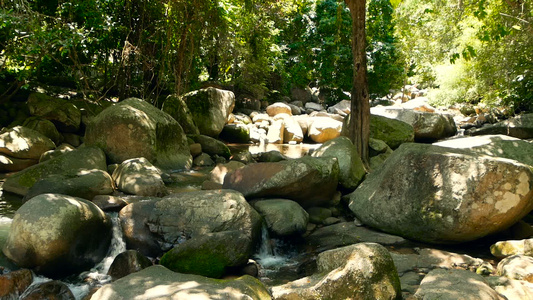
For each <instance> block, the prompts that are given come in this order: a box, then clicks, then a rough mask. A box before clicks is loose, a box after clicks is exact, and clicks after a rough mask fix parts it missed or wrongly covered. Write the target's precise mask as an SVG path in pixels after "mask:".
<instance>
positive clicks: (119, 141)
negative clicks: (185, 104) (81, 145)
mask: <svg viewBox="0 0 533 300" xmlns="http://www.w3.org/2000/svg"><path fill="white" fill-rule="evenodd" d="M85 144H86V145H88V146H97V147H99V148H101V149H103V150H104V152H105V153H106V155H107V157H108V158H109V163H122V162H123V161H125V160H127V159H130V158H137V157H144V158H146V159H147V160H148V161H150V162H151V163H152V164H154V165H155V166H157V167H160V168H162V169H184V168H189V167H190V166H191V163H192V157H191V154H190V151H189V145H188V144H187V138H186V136H185V134H184V132H183V129H182V128H181V126H180V124H178V122H177V121H176V120H174V118H172V117H171V116H170V115H168V114H166V113H164V112H162V111H160V110H159V109H157V108H155V107H154V106H152V105H151V104H150V103H148V102H146V101H143V100H141V99H136V98H129V99H126V100H124V101H122V102H120V103H118V104H116V105H114V106H111V107H108V108H106V109H105V110H104V111H102V112H101V113H100V114H98V115H97V116H96V117H94V118H93V119H92V121H91V122H90V123H89V124H88V126H87V129H86V133H85Z"/></svg>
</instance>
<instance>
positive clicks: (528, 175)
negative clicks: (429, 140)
mask: <svg viewBox="0 0 533 300" xmlns="http://www.w3.org/2000/svg"><path fill="white" fill-rule="evenodd" d="M349 207H350V209H351V210H352V211H353V212H354V213H355V215H356V216H357V218H359V219H360V220H361V221H362V222H363V223H365V224H367V225H370V226H372V227H375V228H378V229H380V230H383V231H385V232H389V233H393V234H397V235H400V236H403V237H407V238H410V239H414V240H419V241H423V242H430V243H457V242H465V241H471V240H475V239H477V238H481V237H483V236H486V235H488V234H492V233H496V232H499V231H502V230H504V229H507V228H508V227H510V226H511V225H513V224H514V223H516V222H517V221H519V220H520V219H521V218H522V217H523V216H525V215H526V214H528V213H529V212H530V211H531V210H532V209H533V171H532V169H531V168H530V167H529V166H527V165H524V164H521V163H519V162H517V161H513V160H509V159H502V158H495V157H488V156H481V155H478V154H477V153H475V152H472V151H467V150H457V149H451V148H443V147H438V146H432V145H423V144H403V145H402V146H400V148H398V150H396V151H395V152H394V153H393V154H392V155H391V156H390V157H389V158H388V159H387V161H385V163H384V164H383V166H382V167H381V168H380V169H378V170H376V171H375V172H372V173H370V174H369V176H368V177H367V179H366V180H365V181H364V182H363V183H362V184H361V185H360V186H359V187H358V188H357V189H356V190H355V192H353V193H352V194H351V195H350V203H349Z"/></svg>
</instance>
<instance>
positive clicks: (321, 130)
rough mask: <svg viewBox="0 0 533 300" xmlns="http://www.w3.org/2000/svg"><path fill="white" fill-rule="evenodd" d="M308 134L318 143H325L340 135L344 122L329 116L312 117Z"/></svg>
mask: <svg viewBox="0 0 533 300" xmlns="http://www.w3.org/2000/svg"><path fill="white" fill-rule="evenodd" d="M312 120H313V123H311V125H310V126H309V130H308V132H307V135H308V136H309V138H311V140H313V141H314V142H317V143H324V142H327V141H329V140H332V139H334V138H336V137H338V136H339V135H340V134H341V131H342V122H340V121H337V120H334V119H332V118H328V117H316V118H312Z"/></svg>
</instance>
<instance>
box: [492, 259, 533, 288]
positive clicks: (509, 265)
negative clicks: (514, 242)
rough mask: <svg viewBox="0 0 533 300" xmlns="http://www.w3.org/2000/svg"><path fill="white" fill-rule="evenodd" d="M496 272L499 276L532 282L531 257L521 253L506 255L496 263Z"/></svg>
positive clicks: (532, 261)
mask: <svg viewBox="0 0 533 300" xmlns="http://www.w3.org/2000/svg"><path fill="white" fill-rule="evenodd" d="M497 273H498V275H499V276H505V277H507V278H510V279H517V280H525V281H528V282H530V283H533V257H531V256H527V255H522V254H517V255H513V256H509V257H506V258H504V259H502V260H501V261H500V262H499V263H498V267H497Z"/></svg>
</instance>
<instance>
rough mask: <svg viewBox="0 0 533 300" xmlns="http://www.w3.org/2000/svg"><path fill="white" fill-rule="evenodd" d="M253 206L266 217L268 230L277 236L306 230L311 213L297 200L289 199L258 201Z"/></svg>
mask: <svg viewBox="0 0 533 300" xmlns="http://www.w3.org/2000/svg"><path fill="white" fill-rule="evenodd" d="M252 206H253V207H254V208H255V210H257V212H259V214H260V215H261V216H262V217H263V218H264V219H265V222H266V225H267V228H268V230H269V231H270V232H271V233H274V234H275V235H277V236H287V235H293V234H301V233H304V232H305V231H306V228H307V222H308V221H309V214H308V213H307V212H306V211H305V210H304V209H303V208H302V207H301V206H300V205H299V204H298V203H296V202H294V201H291V200H287V199H268V200H260V201H256V202H254V203H253V204H252Z"/></svg>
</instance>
